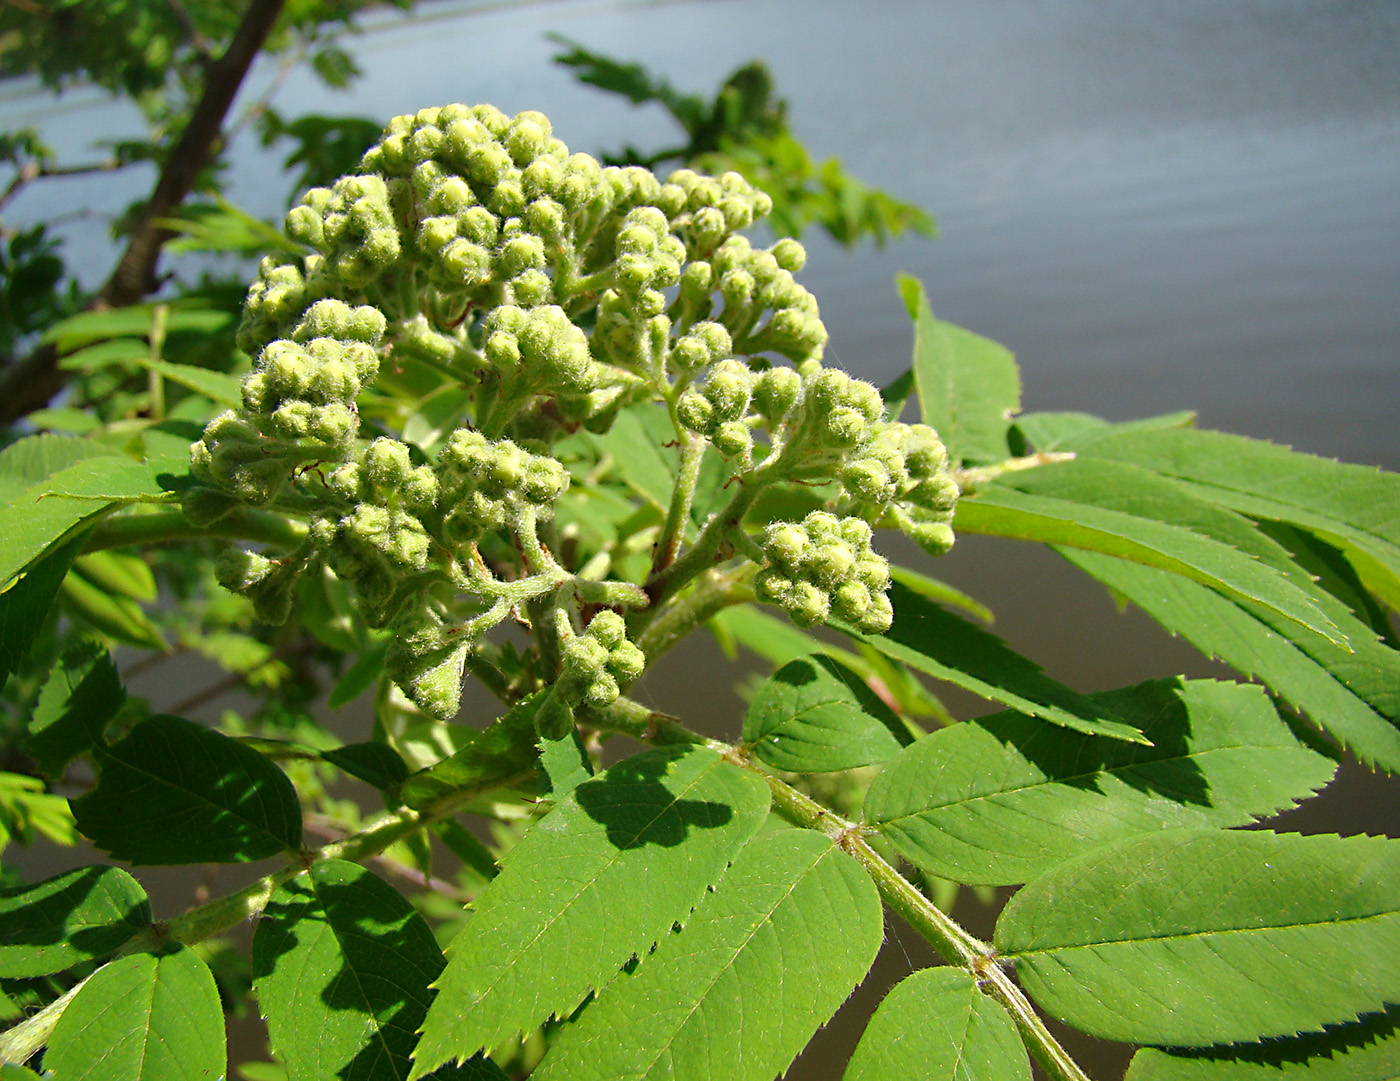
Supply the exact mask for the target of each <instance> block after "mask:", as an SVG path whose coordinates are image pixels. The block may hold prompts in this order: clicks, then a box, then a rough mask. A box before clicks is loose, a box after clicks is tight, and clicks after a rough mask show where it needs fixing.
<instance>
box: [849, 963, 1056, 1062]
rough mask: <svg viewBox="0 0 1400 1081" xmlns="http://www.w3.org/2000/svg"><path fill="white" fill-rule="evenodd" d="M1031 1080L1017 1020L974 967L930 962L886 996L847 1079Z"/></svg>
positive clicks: (872, 1021) (867, 1030)
mask: <svg viewBox="0 0 1400 1081" xmlns="http://www.w3.org/2000/svg"><path fill="white" fill-rule="evenodd" d="M916 1077H917V1078H920V1079H923V1081H1030V1079H1031V1064H1030V1059H1028V1058H1027V1057H1026V1049H1025V1047H1023V1046H1022V1044H1021V1037H1020V1036H1019V1035H1017V1033H1016V1025H1015V1023H1014V1022H1013V1021H1012V1020H1011V1018H1010V1017H1009V1016H1008V1015H1007V1013H1006V1011H1005V1010H1004V1009H1002V1007H1001V1004H1000V1003H998V1002H997V1001H996V1000H995V999H992V998H990V997H989V996H987V995H984V994H983V993H982V992H981V991H980V990H978V987H977V980H976V978H975V977H973V975H972V974H971V973H970V972H967V971H966V970H964V969H960V968H925V969H921V970H920V971H918V972H915V973H914V974H913V975H912V976H906V977H905V978H904V979H903V980H901V981H900V982H899V983H898V984H897V985H896V986H895V988H894V989H893V990H892V991H891V992H890V993H889V994H888V995H886V996H885V1000H884V1001H883V1002H881V1003H880V1008H879V1009H877V1010H876V1011H875V1016H874V1017H872V1018H871V1019H870V1023H869V1024H868V1025H867V1026H866V1027H865V1035H863V1036H862V1037H861V1038H860V1043H859V1044H858V1045H857V1046H856V1050H855V1054H854V1055H852V1056H851V1061H850V1064H849V1065H848V1066H847V1067H846V1072H845V1074H843V1075H842V1081H898V1079H900V1078H916Z"/></svg>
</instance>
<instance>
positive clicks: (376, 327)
mask: <svg viewBox="0 0 1400 1081" xmlns="http://www.w3.org/2000/svg"><path fill="white" fill-rule="evenodd" d="M384 325H385V324H384V316H383V315H381V314H380V313H379V312H378V311H377V310H376V309H374V308H371V307H367V306H361V307H358V308H352V307H351V306H350V305H348V304H346V303H344V302H343V301H339V300H319V301H317V302H316V303H315V304H313V305H312V306H311V307H310V308H308V309H307V310H306V312H305V314H304V315H303V317H302V319H301V321H300V323H299V324H298V325H297V327H296V329H295V330H294V331H293V333H292V336H291V337H290V338H283V339H279V340H277V341H274V342H270V343H269V344H268V345H267V346H266V347H265V348H264V349H263V350H262V352H261V353H260V354H259V356H258V363H257V367H256V368H255V369H254V370H253V371H252V372H250V373H249V374H248V375H247V376H245V377H244V379H243V387H242V393H243V408H242V410H239V411H234V410H229V411H227V412H225V413H222V414H220V415H219V416H217V417H215V418H214V419H213V420H212V421H210V422H209V425H208V426H207V427H206V429H205V432H204V438H203V439H201V440H200V441H199V442H198V443H195V444H194V445H193V446H192V447H191V469H192V471H193V472H194V474H195V476H196V477H198V478H199V479H200V480H202V481H204V482H206V483H208V484H212V485H214V486H215V487H219V488H223V489H225V490H228V491H230V492H231V493H232V494H233V495H235V496H237V497H238V498H239V499H241V500H242V501H244V502H247V503H255V504H259V503H267V502H269V501H270V500H272V499H273V498H274V497H276V495H277V494H278V493H279V492H280V491H281V490H282V487H283V486H284V485H285V484H286V482H287V481H288V480H289V479H290V478H291V477H292V475H293V474H294V473H295V472H296V470H297V469H298V468H299V467H300V466H302V465H304V464H307V463H310V462H321V461H335V460H343V459H345V458H346V457H347V456H348V455H350V454H351V453H352V452H353V448H354V441H355V436H356V434H357V430H358V428H359V414H358V412H357V411H356V408H355V396H356V395H357V394H359V392H360V389H361V388H362V387H363V386H364V385H365V384H366V383H368V382H369V381H370V380H372V379H373V378H374V377H375V375H376V374H377V373H378V371H379V354H378V351H377V348H376V347H377V346H378V344H379V340H380V338H381V337H382V335H383V333H384Z"/></svg>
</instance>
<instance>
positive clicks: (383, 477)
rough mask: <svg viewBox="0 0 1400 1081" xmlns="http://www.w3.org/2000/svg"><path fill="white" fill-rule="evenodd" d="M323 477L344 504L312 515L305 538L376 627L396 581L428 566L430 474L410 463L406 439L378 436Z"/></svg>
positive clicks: (388, 611) (392, 605)
mask: <svg viewBox="0 0 1400 1081" xmlns="http://www.w3.org/2000/svg"><path fill="white" fill-rule="evenodd" d="M327 484H328V486H329V488H330V489H331V491H332V492H334V493H335V495H337V496H339V497H340V499H341V500H342V501H343V503H342V506H343V507H345V508H348V509H347V510H346V511H345V513H343V514H341V515H340V516H339V517H338V518H334V519H332V518H330V517H323V518H321V519H319V520H318V521H317V522H316V524H315V525H314V526H313V538H314V539H315V540H316V541H318V542H320V543H321V545H322V546H323V550H324V552H325V557H326V562H327V563H328V564H329V566H330V568H331V569H332V570H333V571H335V573H336V574H337V575H338V576H339V577H340V578H342V579H344V580H345V581H347V582H350V583H352V584H353V585H354V586H355V590H356V592H357V594H358V595H359V597H360V601H361V607H362V608H363V610H364V612H365V618H366V620H367V621H368V622H369V623H370V625H371V626H383V625H384V624H385V623H387V622H388V621H389V620H390V619H391V618H392V617H393V615H394V613H395V610H396V607H397V605H396V601H398V600H399V599H400V598H399V596H398V594H399V592H400V586H401V584H402V583H403V582H404V580H405V579H406V578H407V577H409V576H410V575H412V574H413V573H414V572H418V571H424V570H426V569H427V568H428V566H429V562H430V557H431V555H432V538H431V536H430V534H429V532H428V525H429V524H432V521H433V518H432V516H433V511H434V508H435V507H436V505H437V501H438V491H439V487H440V485H439V482H438V478H437V475H436V474H435V473H434V472H433V470H432V469H431V468H430V467H428V466H425V465H420V466H414V465H413V464H412V462H411V459H410V454H409V449H408V446H407V445H406V444H404V443H400V442H398V441H397V440H394V439H385V438H380V439H376V440H375V441H374V442H373V443H371V444H370V445H369V446H368V447H366V448H365V449H364V451H363V453H362V454H361V455H360V456H359V457H358V458H357V459H356V460H355V461H351V462H347V463H346V464H345V465H342V466H341V467H340V468H339V469H337V470H335V472H333V473H332V474H331V475H330V477H329V478H328V480H327ZM425 521H426V523H427V524H425Z"/></svg>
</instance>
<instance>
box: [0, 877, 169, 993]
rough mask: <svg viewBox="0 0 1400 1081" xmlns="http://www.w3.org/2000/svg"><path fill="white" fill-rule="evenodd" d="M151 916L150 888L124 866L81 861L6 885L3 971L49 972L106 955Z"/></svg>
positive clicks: (1, 896) (0, 951) (1, 894)
mask: <svg viewBox="0 0 1400 1081" xmlns="http://www.w3.org/2000/svg"><path fill="white" fill-rule="evenodd" d="M150 922H151V906H150V903H149V902H148V901H147V900H146V891H145V890H143V889H142V888H141V885H140V883H138V882H137V881H136V879H134V878H132V877H131V876H130V875H129V874H127V873H126V872H125V871H123V870H122V869H121V868H120V867H79V868H78V869H77V870H74V871H65V872H64V873H63V874H61V875H55V876H54V877H53V878H50V879H48V880H46V881H44V882H39V883H37V884H35V885H33V886H21V887H19V888H17V889H10V890H4V891H0V976H4V977H6V978H7V979H10V978H15V977H25V976H45V975H48V974H49V973H51V972H62V971H63V970H64V969H66V968H72V967H73V966H74V965H76V964H78V963H79V962H81V961H91V960H96V959H98V958H101V957H105V956H107V955H108V954H109V953H112V952H113V951H114V950H116V949H117V948H119V947H120V946H122V945H123V944H124V943H125V942H127V941H128V940H129V939H130V938H131V936H132V935H134V934H136V932H137V931H139V930H141V928H143V927H147V926H149V925H150Z"/></svg>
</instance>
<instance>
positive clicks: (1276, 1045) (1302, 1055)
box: [1125, 1006, 1400, 1081]
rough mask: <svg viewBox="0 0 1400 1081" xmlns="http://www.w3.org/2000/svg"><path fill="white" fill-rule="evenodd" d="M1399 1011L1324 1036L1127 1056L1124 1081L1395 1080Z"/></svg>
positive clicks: (1399, 1068) (1399, 1066) (1399, 1073)
mask: <svg viewBox="0 0 1400 1081" xmlns="http://www.w3.org/2000/svg"><path fill="white" fill-rule="evenodd" d="M1398 1020H1400V1007H1396V1006H1392V1007H1391V1008H1390V1009H1389V1010H1387V1011H1386V1012H1385V1013H1379V1014H1371V1015H1370V1016H1368V1017H1366V1018H1365V1019H1364V1020H1362V1021H1359V1022H1357V1023H1355V1024H1351V1025H1338V1026H1337V1027H1335V1028H1331V1029H1329V1030H1328V1031H1326V1032H1324V1033H1316V1034H1313V1035H1308V1036H1299V1037H1297V1038H1295V1039H1291V1040H1269V1041H1266V1042H1265V1043H1262V1044H1245V1045H1242V1046H1234V1047H1231V1046H1225V1047H1208V1048H1204V1049H1203V1050H1200V1051H1182V1050H1178V1051H1163V1050H1159V1049H1157V1048H1155V1047H1145V1048H1143V1049H1142V1050H1141V1051H1139V1052H1138V1053H1137V1054H1136V1055H1134V1056H1133V1061H1132V1064H1131V1065H1130V1066H1129V1067H1128V1074H1127V1077H1126V1078H1125V1081H1395V1079H1396V1078H1397V1077H1400V1024H1398V1023H1397V1021H1398Z"/></svg>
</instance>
